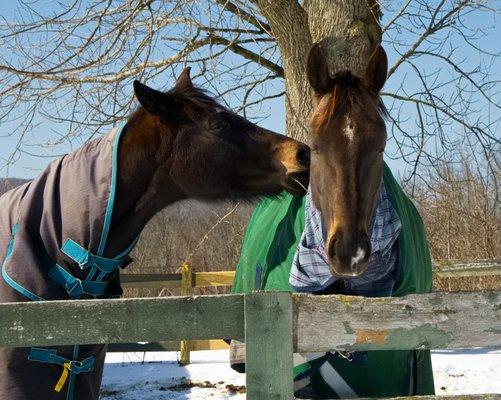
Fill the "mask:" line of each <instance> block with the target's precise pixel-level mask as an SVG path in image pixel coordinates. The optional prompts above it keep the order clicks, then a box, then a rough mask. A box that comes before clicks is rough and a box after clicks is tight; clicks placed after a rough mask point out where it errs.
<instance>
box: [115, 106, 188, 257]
mask: <svg viewBox="0 0 501 400" xmlns="http://www.w3.org/2000/svg"><path fill="white" fill-rule="evenodd" d="M125 129H126V131H125V132H124V133H123V137H122V139H121V141H120V148H119V153H118V179H117V194H116V197H115V198H116V200H115V207H114V210H113V218H112V222H111V229H110V234H109V237H108V244H107V247H106V256H115V255H116V254H118V253H119V252H121V251H122V250H123V249H124V248H126V247H127V246H128V245H129V244H130V243H131V242H132V241H133V240H134V239H135V238H136V237H137V236H138V235H139V234H140V233H141V231H142V230H143V228H144V227H145V226H146V224H147V223H148V221H149V220H150V219H151V218H152V217H153V216H154V215H155V214H156V213H157V212H158V211H160V210H161V209H163V208H164V207H166V206H167V205H169V204H171V203H174V202H175V201H178V200H180V199H182V198H184V195H183V192H182V191H181V190H180V189H179V187H177V185H176V184H175V183H174V182H173V181H172V180H171V179H170V177H169V176H168V171H169V168H168V164H169V162H170V157H171V151H172V142H173V130H172V129H170V128H169V127H166V126H165V124H164V123H163V122H162V121H160V119H159V117H156V116H153V115H151V114H149V113H147V112H146V111H145V110H144V109H141V108H140V109H139V110H137V111H136V112H135V113H134V114H133V115H132V117H131V118H130V119H129V121H128V122H127V125H126V127H125Z"/></svg>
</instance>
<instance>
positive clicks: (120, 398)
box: [101, 348, 501, 400]
mask: <svg viewBox="0 0 501 400" xmlns="http://www.w3.org/2000/svg"><path fill="white" fill-rule="evenodd" d="M177 357H178V353H175V352H152V353H109V354H107V356H106V365H105V368H104V377H103V384H102V393H101V400H125V399H134V400H191V399H197V400H206V399H223V400H225V399H226V400H229V399H231V400H243V399H245V394H241V393H237V392H235V388H236V389H238V387H239V386H240V387H241V386H243V385H245V375H243V374H239V373H237V372H235V371H233V370H232V369H231V368H230V366H229V364H228V359H229V356H228V351H227V350H216V351H195V352H192V353H191V364H190V365H188V366H186V367H180V366H179V365H178V364H177V359H178V358H177ZM432 362H433V370H434V374H435V390H436V393H437V394H443V395H445V394H448V395H451V394H475V393H501V349H485V348H478V349H467V350H438V351H434V352H433V353H432ZM227 385H234V387H233V390H231V388H227Z"/></svg>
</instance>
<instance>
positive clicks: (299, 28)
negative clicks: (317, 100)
mask: <svg viewBox="0 0 501 400" xmlns="http://www.w3.org/2000/svg"><path fill="white" fill-rule="evenodd" d="M257 5H258V7H259V9H260V11H261V13H262V14H263V15H264V17H265V18H266V19H267V20H268V23H269V24H270V26H271V29H272V32H273V36H274V37H275V39H276V41H277V45H278V48H279V49H280V53H281V56H282V64H283V65H282V66H283V68H284V76H285V89H286V90H285V93H286V95H285V108H286V132H287V135H288V136H291V137H293V138H295V139H298V140H301V141H303V142H306V140H307V134H308V124H307V121H308V118H309V116H310V113H311V100H312V99H311V95H310V90H309V85H308V80H307V79H306V70H305V67H306V57H307V56H308V50H309V49H310V47H311V45H312V41H311V36H310V31H309V28H308V16H307V15H306V11H305V10H304V9H303V8H302V7H301V5H300V4H299V3H298V2H297V1H294V0H257Z"/></svg>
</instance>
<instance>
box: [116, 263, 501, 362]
mask: <svg viewBox="0 0 501 400" xmlns="http://www.w3.org/2000/svg"><path fill="white" fill-rule="evenodd" d="M433 267H434V268H433V272H434V277H435V279H442V280H444V279H449V278H452V279H458V278H472V279H482V277H493V276H501V260H497V259H493V260H478V261H457V262H452V263H435V265H434V266H433ZM234 277H235V271H211V272H195V271H193V269H192V267H191V266H190V265H189V264H188V263H184V264H183V265H182V267H181V272H180V273H170V274H168V273H167V274H122V275H121V282H122V286H124V287H127V288H141V287H146V288H164V287H177V288H179V287H180V288H181V294H182V295H191V294H193V293H194V291H195V289H197V288H207V287H215V286H231V284H232V282H233V279H234ZM488 288H489V289H491V287H488ZM449 289H450V288H449ZM226 348H228V345H227V344H226V343H225V342H224V341H222V340H192V341H188V340H181V341H180V342H162V343H145V344H139V343H125V344H113V345H110V346H109V348H108V351H110V352H117V351H119V352H124V351H176V350H180V359H179V363H180V364H181V365H187V364H189V362H190V352H191V351H196V350H219V349H226Z"/></svg>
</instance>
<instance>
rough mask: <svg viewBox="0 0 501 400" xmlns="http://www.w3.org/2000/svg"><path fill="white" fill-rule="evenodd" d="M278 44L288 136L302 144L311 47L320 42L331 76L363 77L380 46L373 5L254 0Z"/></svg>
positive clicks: (360, 0)
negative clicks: (341, 73)
mask: <svg viewBox="0 0 501 400" xmlns="http://www.w3.org/2000/svg"><path fill="white" fill-rule="evenodd" d="M257 5H258V7H259V9H260V11H261V13H262V14H263V15H264V16H265V17H266V19H267V20H268V22H269V24H270V26H271V29H272V31H273V35H274V36H275V38H276V40H277V44H278V47H279V49H280V52H281V55H282V61H283V67H284V71H285V84H286V93H287V97H286V113H287V115H286V127H287V135H289V136H292V137H294V138H296V139H298V140H302V141H306V140H307V134H308V118H309V117H310V114H311V100H312V99H311V94H310V90H309V86H308V81H307V79H306V71H305V66H306V58H307V56H308V50H309V48H310V47H311V45H312V43H313V42H319V41H321V42H322V45H323V47H324V49H325V50H326V52H327V56H328V59H329V63H330V69H331V73H335V72H337V71H340V70H350V71H352V73H353V74H355V75H358V76H363V73H364V72H365V67H366V65H367V61H368V60H369V56H370V53H371V51H372V50H373V49H374V48H375V45H376V44H378V43H380V42H381V29H380V27H379V24H378V22H377V18H378V16H379V6H378V5H377V3H376V2H375V0H369V2H368V0H337V1H333V0H307V1H305V2H304V7H302V6H301V5H300V4H299V3H298V2H297V1H293V0H257Z"/></svg>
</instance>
